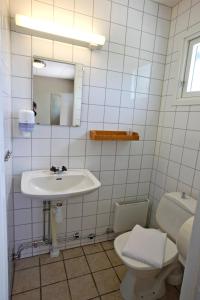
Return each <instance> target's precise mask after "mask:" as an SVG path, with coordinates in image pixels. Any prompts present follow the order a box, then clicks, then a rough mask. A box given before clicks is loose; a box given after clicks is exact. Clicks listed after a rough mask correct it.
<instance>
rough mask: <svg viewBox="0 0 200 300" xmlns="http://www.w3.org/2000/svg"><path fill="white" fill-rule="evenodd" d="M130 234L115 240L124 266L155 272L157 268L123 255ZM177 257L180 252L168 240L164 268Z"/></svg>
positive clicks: (124, 234) (127, 233)
mask: <svg viewBox="0 0 200 300" xmlns="http://www.w3.org/2000/svg"><path fill="white" fill-rule="evenodd" d="M129 234H130V232H126V233H123V234H121V235H119V236H118V237H117V238H116V239H115V241H114V248H115V251H116V253H117V254H118V256H119V257H120V258H121V260H122V261H123V262H124V264H125V265H127V267H129V268H131V269H135V270H141V271H142V270H146V271H150V270H155V269H156V268H155V267H153V266H151V265H147V264H145V263H142V262H140V261H138V260H135V259H132V258H128V257H126V256H124V255H122V250H123V248H124V246H125V244H126V242H127V240H128V236H129ZM147 251H148V249H147ZM177 257H178V250H177V247H176V245H175V244H174V243H173V242H172V241H171V240H170V239H169V238H167V243H166V251H165V258H164V264H163V266H167V265H169V264H170V263H171V262H173V261H174V260H176V258H177Z"/></svg>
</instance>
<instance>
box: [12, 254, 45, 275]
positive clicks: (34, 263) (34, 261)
mask: <svg viewBox="0 0 200 300" xmlns="http://www.w3.org/2000/svg"><path fill="white" fill-rule="evenodd" d="M38 266H39V256H33V257H27V258H23V259H18V260H15V270H16V271H17V270H22V269H28V268H33V267H38Z"/></svg>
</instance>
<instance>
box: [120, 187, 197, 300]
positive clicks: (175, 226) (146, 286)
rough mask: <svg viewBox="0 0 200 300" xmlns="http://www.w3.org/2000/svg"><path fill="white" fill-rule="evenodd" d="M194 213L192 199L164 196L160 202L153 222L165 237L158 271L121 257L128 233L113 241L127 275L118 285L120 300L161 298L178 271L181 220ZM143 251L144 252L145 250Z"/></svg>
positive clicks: (193, 201)
mask: <svg viewBox="0 0 200 300" xmlns="http://www.w3.org/2000/svg"><path fill="white" fill-rule="evenodd" d="M195 210H196V200H195V199H193V198H190V197H187V199H182V197H181V194H180V193H169V194H165V195H164V196H163V197H162V199H161V200H160V203H159V205H158V209H157V213H156V220H157V223H158V226H159V227H160V228H159V229H158V230H162V231H163V232H166V233H167V234H168V238H167V242H166V249H165V257H164V263H163V267H162V268H161V269H158V268H155V267H153V266H151V265H148V264H145V263H142V262H140V261H138V260H135V259H132V258H128V257H126V256H124V255H123V254H122V250H123V248H124V246H125V244H126V242H127V240H128V237H129V234H130V232H125V233H123V234H120V235H119V236H118V237H117V238H116V239H115V241H114V248H115V251H116V253H117V255H118V256H119V258H120V259H121V260H122V261H123V263H124V264H125V266H126V267H127V272H126V274H125V277H124V278H123V280H122V283H121V286H120V290H121V294H122V297H123V299H124V300H139V299H143V300H156V299H160V298H162V297H163V296H164V295H165V282H166V279H167V278H168V277H169V276H170V274H172V273H173V272H174V271H175V270H176V272H177V270H179V269H180V263H179V261H178V256H179V253H178V249H177V246H176V239H177V237H178V233H179V230H180V228H181V226H182V225H183V224H184V223H185V221H186V220H188V219H189V218H190V217H191V216H193V215H194V213H195ZM116 222H117V220H116ZM133 223H134V220H133ZM118 225H119V224H118ZM118 227H119V226H118ZM114 228H115V226H114ZM146 250H147V251H148V249H146ZM180 278H181V276H180Z"/></svg>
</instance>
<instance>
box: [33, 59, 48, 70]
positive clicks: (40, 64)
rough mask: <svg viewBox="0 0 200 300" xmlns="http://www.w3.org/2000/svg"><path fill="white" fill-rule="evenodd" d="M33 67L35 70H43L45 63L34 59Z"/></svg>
mask: <svg viewBox="0 0 200 300" xmlns="http://www.w3.org/2000/svg"><path fill="white" fill-rule="evenodd" d="M33 67H34V68H37V69H43V68H45V67H46V63H45V62H44V61H43V60H41V59H38V58H35V59H34V60H33Z"/></svg>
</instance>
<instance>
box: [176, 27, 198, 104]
mask: <svg viewBox="0 0 200 300" xmlns="http://www.w3.org/2000/svg"><path fill="white" fill-rule="evenodd" d="M197 38H199V40H200V24H197V25H196V26H193V27H192V28H191V29H189V30H187V31H186V32H184V33H182V34H181V35H180V44H179V48H178V52H179V54H180V59H179V71H178V77H177V79H176V86H177V92H176V97H175V102H174V104H173V105H175V106H177V105H200V92H191V93H190V92H186V93H185V92H184V88H185V89H186V88H187V83H186V82H184V81H185V79H186V75H187V74H186V72H188V75H189V69H190V64H187V62H188V58H189V55H190V54H189V50H191V49H192V47H190V45H191V43H192V41H194V40H196V39H197ZM191 52H192V51H191ZM187 65H189V67H188V66H187ZM186 68H188V70H187V69H186ZM187 78H188V76H187ZM186 95H187V96H186Z"/></svg>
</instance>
